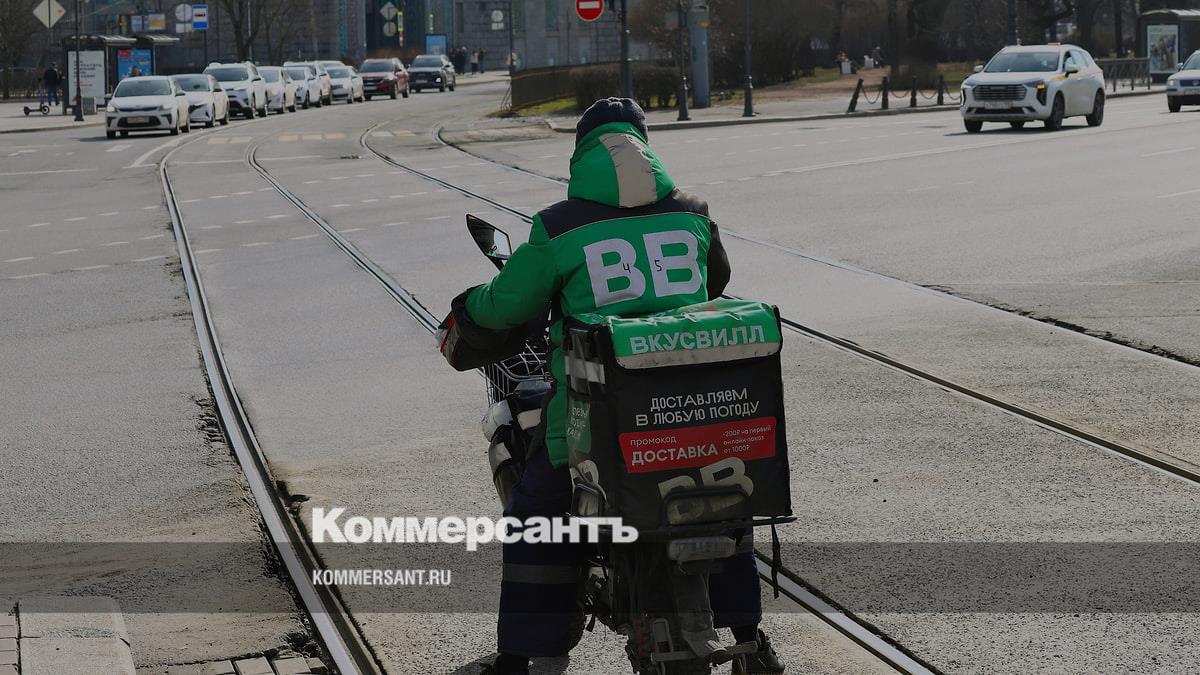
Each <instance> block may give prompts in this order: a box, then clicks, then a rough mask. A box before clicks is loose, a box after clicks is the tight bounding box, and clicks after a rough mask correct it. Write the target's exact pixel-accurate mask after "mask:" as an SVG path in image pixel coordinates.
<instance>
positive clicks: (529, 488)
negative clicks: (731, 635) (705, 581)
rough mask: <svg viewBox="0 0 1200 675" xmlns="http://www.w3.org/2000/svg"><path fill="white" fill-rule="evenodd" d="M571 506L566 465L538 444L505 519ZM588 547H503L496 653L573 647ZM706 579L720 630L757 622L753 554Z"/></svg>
mask: <svg viewBox="0 0 1200 675" xmlns="http://www.w3.org/2000/svg"><path fill="white" fill-rule="evenodd" d="M570 506H571V479H570V473H569V471H568V469H567V468H566V467H561V468H554V467H552V466H551V465H550V460H549V458H548V457H547V455H546V449H545V445H544V444H541V443H538V448H537V449H536V450H534V451H533V453H532V454H531V455H530V457H529V459H528V460H527V461H526V465H525V473H524V474H523V475H522V477H521V480H520V482H518V483H517V486H516V488H515V489H514V490H513V496H512V499H511V500H510V501H509V504H508V507H507V508H506V509H505V510H504V515H506V516H511V517H513V518H518V519H522V520H523V519H526V518H530V517H533V516H545V517H554V516H560V515H562V514H564V513H566V512H567V510H568V509H569V508H570ZM586 546H587V545H586V544H528V543H525V542H524V541H517V542H516V543H513V544H504V551H503V555H504V575H503V579H502V581H501V583H500V619H499V626H498V630H497V633H498V643H499V651H500V652H502V653H505V654H514V655H517V656H530V657H533V656H561V655H563V654H566V653H567V652H568V651H569V650H570V648H571V640H572V639H574V637H575V631H576V630H577V626H578V625H579V624H578V621H579V619H578V617H579V615H580V613H581V608H580V604H579V601H580V583H581V581H582V580H583V574H584V573H585V572H586V570H585V569H584V567H583V562H584V561H585V559H586V556H587V548H586ZM723 567H724V569H723V570H722V571H721V572H719V573H717V574H713V575H712V576H711V577H710V578H709V598H710V601H711V603H712V610H713V614H714V624H715V625H716V627H718V628H731V627H740V626H755V625H757V624H758V623H759V621H761V619H762V599H761V597H760V595H759V581H758V572H757V569H756V567H755V563H754V554H753V553H750V552H747V553H742V554H739V555H737V556H735V557H733V558H730V559H728V560H726V561H725V562H724V566H723Z"/></svg>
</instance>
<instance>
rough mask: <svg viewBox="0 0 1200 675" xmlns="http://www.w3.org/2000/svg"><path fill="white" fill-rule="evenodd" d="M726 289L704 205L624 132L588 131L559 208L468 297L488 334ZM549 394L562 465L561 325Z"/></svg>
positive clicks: (553, 451) (721, 253)
mask: <svg viewBox="0 0 1200 675" xmlns="http://www.w3.org/2000/svg"><path fill="white" fill-rule="evenodd" d="M728 281H729V261H728V258H727V257H726V255H725V250H724V248H723V247H722V246H721V240H720V237H719V236H718V232H717V227H716V224H715V223H713V221H712V220H710V219H709V217H708V205H707V204H706V203H705V202H704V201H703V200H701V199H698V198H696V197H694V196H692V195H689V194H686V193H684V192H681V191H680V190H678V189H676V187H675V183H674V181H672V180H671V177H670V176H669V175H667V172H666V170H665V169H664V168H663V165H662V162H660V161H659V159H658V157H656V156H655V155H654V153H653V152H651V151H650V148H649V147H648V146H647V144H646V138H645V137H644V136H643V135H642V134H641V133H640V132H639V131H638V130H637V129H636V128H635V127H633V126H632V125H630V124H626V123H623V122H613V123H609V124H605V125H602V126H600V127H597V128H596V129H594V130H593V131H592V132H591V133H589V134H588V135H587V136H585V137H584V138H583V139H581V140H580V142H579V143H578V144H577V145H576V147H575V154H574V155H573V156H572V157H571V181H570V186H569V187H568V188H567V199H566V200H565V201H561V202H559V203H557V204H555V205H553V206H550V207H549V208H547V209H544V210H543V211H541V212H539V213H538V214H537V215H536V216H534V218H533V227H532V229H531V231H530V234H529V240H528V242H527V243H525V244H522V245H521V246H520V247H518V248H517V250H516V251H514V252H513V254H512V257H511V258H510V259H509V260H508V263H507V264H506V265H505V266H504V268H503V269H502V270H501V271H500V273H499V274H498V275H496V277H495V278H494V279H493V280H492V281H491V282H490V283H488V284H485V285H483V286H479V287H478V288H475V289H474V290H472V291H471V292H470V293H469V294H468V295H467V298H466V304H465V307H466V311H467V314H468V316H469V317H470V318H471V319H472V320H473V321H474V322H475V323H477V324H478V325H479V326H481V327H483V328H488V329H507V328H514V327H517V326H520V325H523V324H525V323H526V322H528V321H530V320H531V319H534V318H536V317H537V315H538V314H539V313H541V312H543V311H545V308H546V306H547V304H552V306H554V307H556V308H557V309H558V312H557V313H556V314H555V316H556V317H563V316H577V315H580V314H600V315H603V316H640V315H643V314H649V313H652V312H660V311H664V310H669V309H673V308H676V307H682V306H684V305H690V304H694V303H698V302H705V301H707V300H709V299H712V298H714V297H717V296H719V295H720V294H721V293H722V292H724V290H725V284H726V283H727V282H728ZM550 340H551V343H552V346H553V347H554V351H553V354H552V355H551V370H552V373H553V375H554V379H555V392H554V394H553V397H552V399H551V400H550V403H549V405H548V408H547V413H546V445H547V449H548V451H549V456H550V462H551V464H553V465H554V466H564V465H565V464H566V463H567V448H566V438H565V432H566V428H565V419H566V409H567V401H566V386H567V385H566V376H565V372H564V366H563V354H562V350H561V348H560V346H559V345H561V343H562V322H561V320H559V321H555V322H554V324H553V325H552V326H551V328H550Z"/></svg>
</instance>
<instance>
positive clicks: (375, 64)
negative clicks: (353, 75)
mask: <svg viewBox="0 0 1200 675" xmlns="http://www.w3.org/2000/svg"><path fill="white" fill-rule="evenodd" d="M358 70H359V72H360V73H390V72H392V63H391V62H390V61H364V62H363V64H362V68H359V69H358Z"/></svg>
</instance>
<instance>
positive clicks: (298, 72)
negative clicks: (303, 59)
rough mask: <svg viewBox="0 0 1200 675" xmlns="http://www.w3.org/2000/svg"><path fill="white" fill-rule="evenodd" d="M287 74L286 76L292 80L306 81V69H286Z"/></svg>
mask: <svg viewBox="0 0 1200 675" xmlns="http://www.w3.org/2000/svg"><path fill="white" fill-rule="evenodd" d="M287 72H288V75H291V76H292V79H293V80H307V79H308V69H307V68H288V69H287Z"/></svg>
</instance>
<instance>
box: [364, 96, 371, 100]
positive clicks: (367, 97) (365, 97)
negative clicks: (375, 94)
mask: <svg viewBox="0 0 1200 675" xmlns="http://www.w3.org/2000/svg"><path fill="white" fill-rule="evenodd" d="M363 99H364V100H367V101H370V100H371V94H365V95H363Z"/></svg>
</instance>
